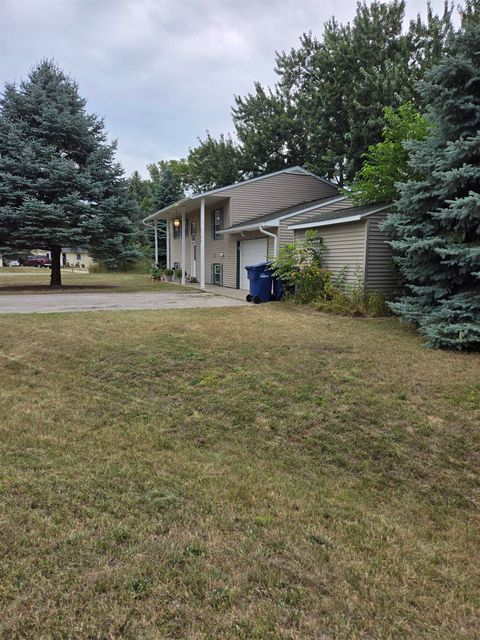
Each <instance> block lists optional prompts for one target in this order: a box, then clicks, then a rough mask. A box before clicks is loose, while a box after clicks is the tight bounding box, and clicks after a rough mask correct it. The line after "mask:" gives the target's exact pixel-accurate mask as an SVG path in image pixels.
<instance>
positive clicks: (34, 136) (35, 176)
mask: <svg viewBox="0 0 480 640" xmlns="http://www.w3.org/2000/svg"><path fill="white" fill-rule="evenodd" d="M85 106H86V101H85V100H84V99H83V98H81V97H80V95H79V93H78V86H77V84H76V83H75V82H74V81H73V80H72V79H71V78H69V77H68V76H67V75H65V74H64V73H63V72H62V71H61V70H60V69H59V68H58V67H57V65H56V64H54V63H53V62H52V61H48V60H45V61H43V62H41V63H39V64H38V65H37V66H36V67H35V68H34V69H32V71H31V72H30V73H29V76H28V80H27V81H22V82H21V83H20V85H19V86H18V87H17V86H16V85H15V84H11V83H7V84H6V86H5V91H4V94H3V96H2V98H1V101H0V245H2V248H7V249H13V250H28V249H33V248H39V249H45V250H48V251H50V253H51V256H52V271H51V279H50V284H51V285H52V286H59V285H61V271H60V254H61V248H62V246H79V247H84V248H86V249H88V250H89V252H90V253H91V255H92V256H93V257H94V258H95V259H98V260H101V261H102V262H104V263H105V264H107V265H108V266H111V267H114V266H119V265H121V264H125V263H126V262H129V261H133V260H136V259H137V256H138V252H137V251H136V249H135V248H134V245H133V240H134V231H133V228H132V225H131V217H132V215H134V209H135V203H134V202H133V201H132V200H131V199H130V198H129V195H128V187H127V183H126V181H125V180H124V179H123V174H122V169H121V167H120V165H119V164H117V163H116V162H115V157H114V155H115V148H116V146H115V144H114V143H113V144H109V143H108V142H107V136H106V133H105V127H104V123H103V120H101V119H100V118H98V117H97V116H96V115H92V114H88V113H87V112H86V109H85Z"/></svg>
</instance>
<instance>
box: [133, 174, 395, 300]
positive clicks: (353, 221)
mask: <svg viewBox="0 0 480 640" xmlns="http://www.w3.org/2000/svg"><path fill="white" fill-rule="evenodd" d="M386 212H387V207H386V206H384V207H379V206H377V207H376V208H364V207H361V208H356V207H353V205H352V203H351V202H350V201H349V200H348V198H346V197H345V196H343V195H341V194H340V192H339V190H338V188H337V186H336V185H334V184H333V183H331V182H329V181H328V180H325V179H323V178H320V177H319V176H316V175H315V174H313V173H311V172H309V171H307V170H306V169H303V168H302V167H293V168H290V169H284V170H282V171H276V172H275V173H270V174H267V175H264V176H260V177H258V178H252V179H251V180H246V181H245V182H240V183H237V184H233V185H230V186H226V187H221V188H219V189H213V190H211V191H208V192H205V193H201V194H199V195H196V196H191V197H188V198H185V199H184V200H181V201H179V202H176V203H174V204H172V205H170V206H168V207H165V208H164V209H162V210H160V211H157V212H156V213H154V214H152V215H150V216H148V217H147V218H145V220H144V223H145V224H153V225H154V227H155V230H156V233H155V236H156V243H155V244H156V262H158V233H159V230H158V221H160V220H162V221H165V222H166V245H167V266H168V267H170V268H177V269H181V270H182V272H183V274H184V276H183V280H184V281H185V274H187V276H189V277H193V278H196V279H198V280H199V282H200V286H201V287H205V284H213V285H220V286H224V287H233V288H237V289H248V280H247V275H246V270H245V266H247V265H249V264H254V263H256V262H261V261H263V260H266V259H267V258H268V257H271V256H275V255H277V254H278V250H279V248H280V247H281V246H283V245H285V244H286V243H289V242H293V240H294V239H295V238H297V239H299V238H301V237H303V236H304V233H305V229H306V228H310V227H309V225H310V223H311V225H310V226H311V228H315V229H317V230H318V231H319V235H320V236H321V237H322V238H323V239H324V241H325V244H326V246H327V249H326V254H325V259H326V264H327V267H331V268H332V269H334V270H336V268H337V267H336V265H337V264H338V265H339V268H340V267H342V268H344V270H345V271H346V280H347V281H353V279H354V278H355V277H356V276H357V275H358V273H361V275H363V276H364V277H366V280H365V284H366V286H367V287H368V288H371V285H373V284H375V283H376V286H375V288H378V289H381V290H383V291H385V292H386V293H388V292H390V291H391V289H392V287H393V273H392V266H391V252H390V248H389V246H388V245H387V244H386V238H385V236H384V234H383V233H382V232H381V231H380V229H379V228H378V221H380V219H381V218H382V217H384V215H385V214H386ZM322 216H323V217H322ZM327 219H328V221H329V223H328V224H324V222H326V221H327ZM338 220H342V222H341V223H339V222H338ZM352 225H353V226H352ZM332 229H333V231H332ZM360 229H363V239H361V238H360V235H361V234H360ZM339 239H340V241H339ZM362 252H363V253H362ZM360 254H361V256H362V257H360ZM377 270H379V271H380V273H381V276H380V277H379V278H378V279H377V280H376V279H375V277H374V273H375V272H376V271H377Z"/></svg>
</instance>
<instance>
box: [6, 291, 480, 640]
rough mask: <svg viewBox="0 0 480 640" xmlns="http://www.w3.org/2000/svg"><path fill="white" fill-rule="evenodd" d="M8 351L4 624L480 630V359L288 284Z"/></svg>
mask: <svg viewBox="0 0 480 640" xmlns="http://www.w3.org/2000/svg"><path fill="white" fill-rule="evenodd" d="M0 356H1V357H0V359H1V365H2V368H1V380H2V383H1V387H0V481H1V483H0V501H1V505H0V514H1V516H0V517H1V520H0V553H1V556H2V558H1V573H2V576H1V580H0V637H2V638H6V639H8V640H11V639H20V638H21V639H25V638H29V639H30V638H35V639H37V638H42V639H43V638H45V639H47V638H48V639H50V638H55V639H56V638H65V639H75V640H77V639H102V640H103V639H105V640H106V639H107V638H114V639H117V638H122V639H123V638H125V639H129V640H130V639H131V640H138V639H144V640H147V639H148V640H151V639H158V640H160V639H162V640H163V639H166V638H168V639H169V638H177V639H182V640H183V639H191V640H193V639H195V640H198V639H205V640H207V639H209V640H216V639H222V640H223V639H226V640H229V639H233V638H244V639H247V638H248V639H251V638H254V639H258V640H268V639H271V640H276V639H278V638H280V639H289V640H293V639H298V640H303V639H312V640H313V639H322V640H352V639H357V638H358V639H368V640H371V639H374V640H387V639H392V640H397V639H404V638H414V639H418V638H422V639H432V640H433V639H435V640H440V639H441V640H447V639H452V640H460V639H467V638H468V639H471V640H474V639H475V640H476V639H478V630H479V628H480V615H479V599H478V594H479V590H478V587H479V562H478V558H479V557H480V540H479V511H478V506H479V475H478V468H479V467H478V464H479V441H480V437H479V424H480V379H479V376H480V373H479V372H480V357H479V356H478V355H473V354H470V355H469V354H459V353H446V352H440V351H428V350H425V349H424V348H422V347H421V342H420V340H419V339H418V338H417V336H416V335H415V334H414V332H413V331H411V330H409V329H408V328H406V327H404V326H402V325H400V324H399V323H398V322H397V321H396V320H395V319H393V318H389V319H382V320H352V319H348V318H336V317H327V316H322V315H320V314H316V313H314V312H311V311H308V310H305V309H297V308H290V307H283V306H281V305H278V304H273V303H272V304H270V305H259V306H258V307H253V308H245V309H238V308H235V309H224V310H219V309H204V310H198V309H197V310H182V311H168V312H153V311H152V312H150V311H148V312H113V313H105V312H96V313H92V314H89V313H75V314H59V315H57V314H55V315H53V314H52V315H36V316H35V317H29V316H18V315H16V316H0Z"/></svg>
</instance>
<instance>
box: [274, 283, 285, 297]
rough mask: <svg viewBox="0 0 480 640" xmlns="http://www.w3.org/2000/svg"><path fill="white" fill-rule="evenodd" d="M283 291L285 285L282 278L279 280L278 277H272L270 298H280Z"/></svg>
mask: <svg viewBox="0 0 480 640" xmlns="http://www.w3.org/2000/svg"><path fill="white" fill-rule="evenodd" d="M284 293H285V285H284V284H283V280H280V279H279V278H273V287H272V298H273V299H274V300H281V299H282V298H283V294H284Z"/></svg>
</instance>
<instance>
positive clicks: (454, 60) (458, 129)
mask: <svg viewBox="0 0 480 640" xmlns="http://www.w3.org/2000/svg"><path fill="white" fill-rule="evenodd" d="M475 4H476V7H475ZM478 6H479V3H478V2H477V3H471V5H470V6H469V13H468V15H467V18H466V19H465V21H464V24H465V29H464V30H462V31H461V32H459V33H458V34H457V35H456V36H455V38H454V40H453V42H452V44H451V47H450V49H449V53H448V55H447V56H446V57H445V58H444V59H443V61H442V62H441V63H440V64H438V65H437V66H435V67H434V68H433V69H432V70H431V71H430V72H429V73H428V75H427V77H426V80H425V81H424V82H423V83H422V85H421V94H422V98H423V99H424V101H425V103H426V104H427V105H428V115H429V119H430V120H431V121H432V123H433V127H432V133H431V134H430V135H429V136H428V137H427V138H426V139H425V140H424V141H418V142H410V143H408V144H407V149H408V151H409V152H410V166H411V168H412V170H413V171H414V172H415V174H416V175H417V176H418V177H417V178H416V179H414V180H410V181H408V182H406V183H403V184H401V185H399V193H400V197H399V200H398V203H397V209H398V212H397V213H394V214H391V215H390V216H389V217H388V218H387V221H386V225H385V228H386V229H387V230H388V231H389V232H390V234H391V235H392V236H393V238H394V241H393V242H392V246H393V248H394V250H395V252H396V254H397V258H396V260H397V263H398V266H399V268H400V270H401V272H402V274H403V276H404V277H405V279H406V281H407V283H408V288H409V290H410V293H409V295H406V296H404V297H403V298H401V299H400V300H399V301H398V302H397V303H395V304H392V308H393V310H394V311H395V312H396V313H398V314H400V315H401V316H402V317H403V318H405V319H406V320H409V321H412V322H414V323H416V324H417V325H418V326H419V330H420V332H421V334H422V335H424V336H426V338H427V339H428V344H429V345H430V346H433V347H446V348H456V349H478V348H480V282H479V281H480V53H479V52H480V24H479V21H478Z"/></svg>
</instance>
